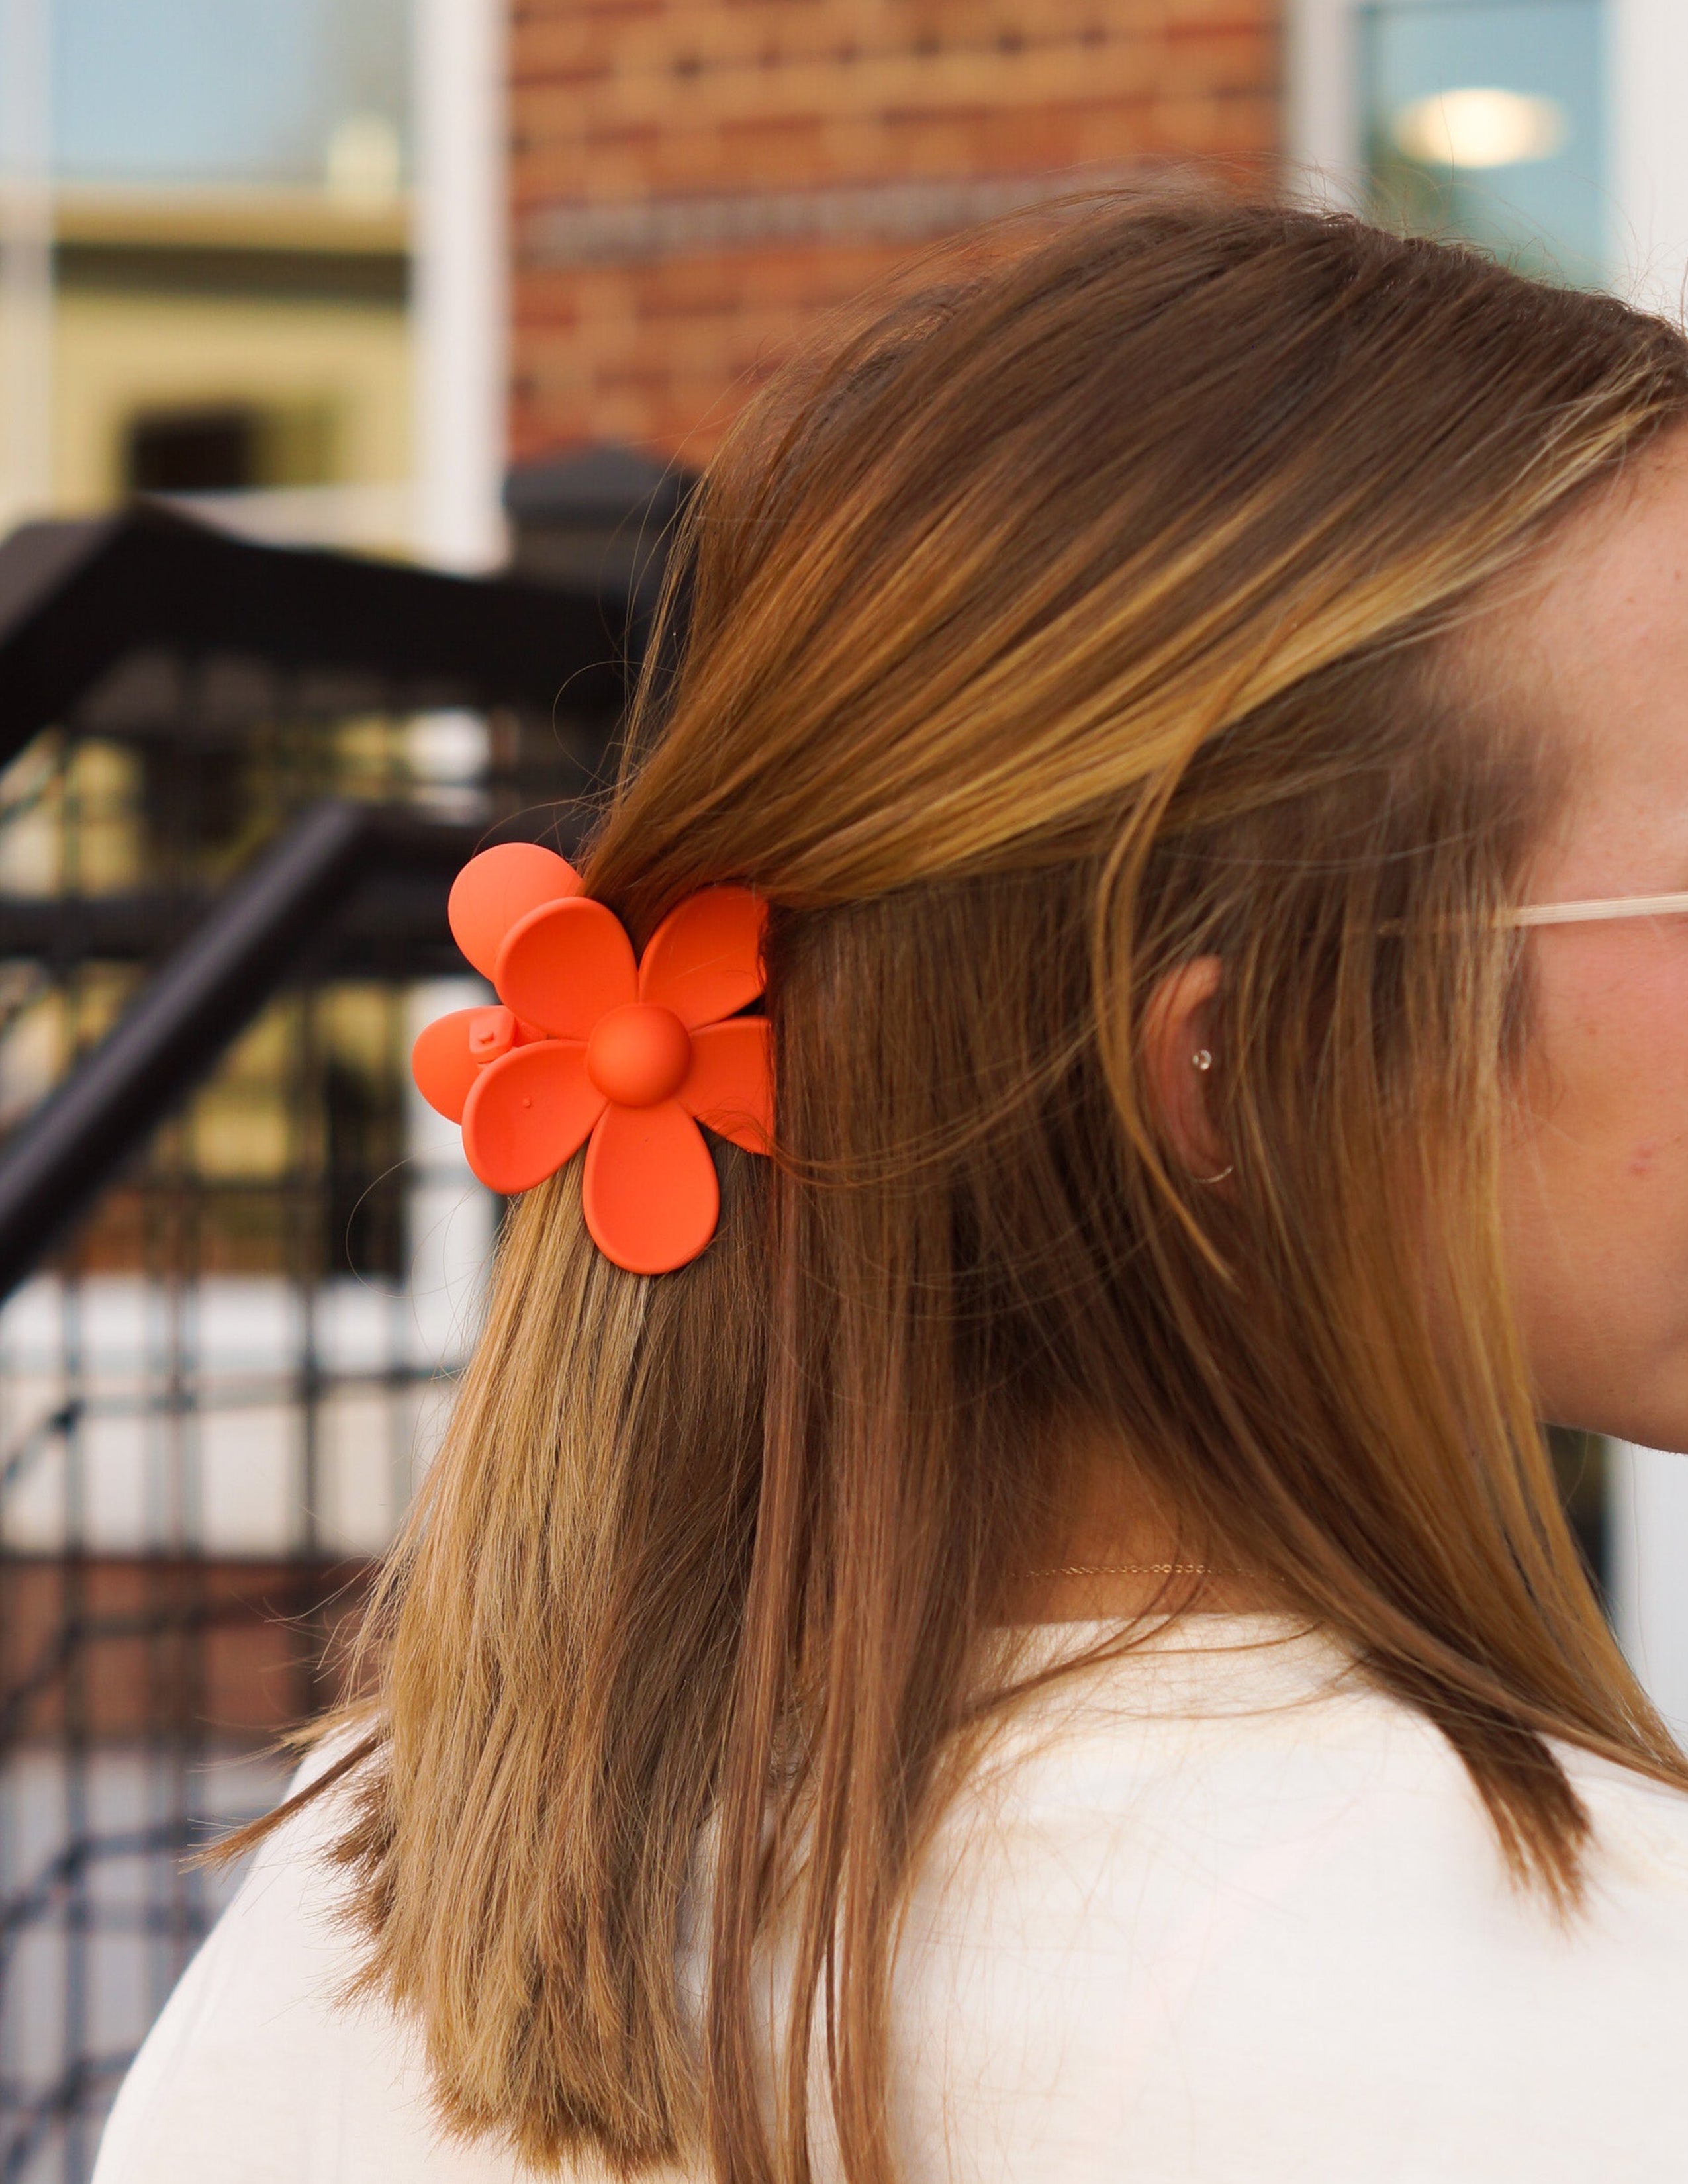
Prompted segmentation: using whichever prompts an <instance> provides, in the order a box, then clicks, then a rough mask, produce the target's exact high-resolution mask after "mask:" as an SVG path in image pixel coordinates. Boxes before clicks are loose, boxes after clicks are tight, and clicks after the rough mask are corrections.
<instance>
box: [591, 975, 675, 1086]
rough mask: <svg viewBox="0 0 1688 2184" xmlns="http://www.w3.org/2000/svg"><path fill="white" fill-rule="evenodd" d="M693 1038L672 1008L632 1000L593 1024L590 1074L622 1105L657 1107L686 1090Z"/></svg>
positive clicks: (597, 1084) (594, 1081)
mask: <svg viewBox="0 0 1688 2184" xmlns="http://www.w3.org/2000/svg"><path fill="white" fill-rule="evenodd" d="M691 1060H692V1042H691V1039H690V1037H689V1036H688V1033H687V1030H686V1027H685V1025H684V1024H682V1022H681V1021H680V1019H679V1017H677V1016H676V1015H675V1013H674V1011H673V1010H672V1009H662V1008H658V1007H657V1006H655V1003H654V1002H650V1001H629V1002H628V1003H627V1005H626V1006H625V1007H622V1008H619V1009H610V1011H607V1013H606V1014H604V1015H603V1016H601V1017H599V1019H598V1022H596V1023H595V1024H594V1025H593V1028H592V1037H591V1038H590V1039H588V1041H587V1046H586V1073H587V1075H588V1077H589V1078H591V1079H592V1081H593V1084H595V1085H596V1086H597V1087H598V1089H599V1091H600V1092H601V1093H602V1094H603V1095H604V1098H605V1099H606V1100H614V1101H615V1103H616V1106H618V1107H654V1106H655V1105H656V1103H657V1101H658V1100H667V1099H671V1097H672V1096H673V1095H674V1094H675V1093H676V1092H677V1091H678V1090H679V1089H680V1086H681V1084H682V1081H683V1079H684V1078H685V1074H686V1072H687V1070H688V1068H689V1067H690V1066H691Z"/></svg>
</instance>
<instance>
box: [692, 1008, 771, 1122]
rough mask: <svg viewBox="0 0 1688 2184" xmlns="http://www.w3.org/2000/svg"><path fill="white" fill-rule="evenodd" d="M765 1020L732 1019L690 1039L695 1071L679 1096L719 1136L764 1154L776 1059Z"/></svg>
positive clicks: (704, 1028) (708, 1026)
mask: <svg viewBox="0 0 1688 2184" xmlns="http://www.w3.org/2000/svg"><path fill="white" fill-rule="evenodd" d="M770 1037H771V1034H770V1027H769V1024H768V1020H767V1018H766V1017H733V1020H732V1022H730V1023H716V1024H704V1025H702V1026H700V1027H699V1029H698V1030H696V1031H694V1033H693V1034H692V1066H691V1067H690V1068H689V1069H688V1071H687V1072H686V1077H685V1081H684V1083H683V1084H682V1085H681V1087H680V1089H679V1091H678V1093H677V1095H675V1096H676V1097H677V1099H678V1100H679V1101H680V1104H681V1106H683V1107H688V1108H689V1109H690V1110H691V1112H692V1113H693V1114H694V1115H695V1116H696V1117H697V1118H698V1120H699V1122H700V1123H707V1124H708V1125H709V1127H710V1129H712V1130H713V1131H715V1132H716V1134H717V1135H718V1136H721V1137H723V1138H731V1139H732V1140H733V1144H734V1145H743V1146H744V1150H745V1151H746V1152H751V1153H765V1152H766V1151H767V1150H768V1146H769V1144H770V1142H771V1141H772V1137H773V1134H774V1078H773V1056H772V1048H771V1045H770Z"/></svg>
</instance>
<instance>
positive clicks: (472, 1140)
mask: <svg viewBox="0 0 1688 2184" xmlns="http://www.w3.org/2000/svg"><path fill="white" fill-rule="evenodd" d="M603 1112H604V1095H603V1094H602V1093H601V1092H600V1091H599V1089H598V1087H597V1086H596V1085H595V1084H593V1081H592V1079H591V1078H589V1077H588V1075H587V1073H586V1049H585V1048H584V1047H583V1046H582V1045H580V1043H579V1042H578V1040H576V1039H541V1040H540V1041H539V1042H538V1045H535V1046H514V1047H512V1048H511V1049H510V1052H509V1053H508V1054H504V1055H500V1056H499V1059H498V1060H497V1061H489V1062H488V1063H487V1067H485V1068H484V1069H483V1070H482V1072H481V1073H480V1074H479V1076H478V1077H477V1078H476V1082H475V1084H474V1088H473V1089H472V1090H471V1093H470V1095H469V1098H468V1100H467V1101H466V1103H465V1106H464V1110H463V1150H464V1152H465V1155H466V1156H468V1161H469V1165H470V1167H472V1168H473V1169H474V1171H475V1173H476V1175H478V1176H479V1177H480V1178H481V1180H482V1183H484V1184H486V1186H487V1189H488V1190H505V1191H514V1190H532V1188H533V1186H534V1184H536V1183H543V1181H544V1180H545V1178H546V1177H547V1176H548V1175H554V1174H555V1173H556V1172H557V1170H558V1169H559V1168H560V1167H561V1166H562V1164H563V1162H565V1160H567V1159H568V1157H569V1156H570V1155H571V1153H573V1152H575V1151H578V1149H579V1147H580V1145H581V1142H582V1139H584V1138H585V1136H586V1134H587V1133H588V1130H590V1129H591V1128H592V1126H593V1123H595V1122H596V1121H597V1120H598V1118H599V1116H600V1115H601V1114H602V1113H603Z"/></svg>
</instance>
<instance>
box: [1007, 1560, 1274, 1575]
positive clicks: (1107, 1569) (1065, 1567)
mask: <svg viewBox="0 0 1688 2184" xmlns="http://www.w3.org/2000/svg"><path fill="white" fill-rule="evenodd" d="M1027 1574H1028V1576H1030V1577H1234V1576H1235V1575H1236V1572H1235V1571H1234V1570H1217V1569H1215V1568H1214V1567H1213V1565H1212V1563H1061V1565H1060V1567H1059V1568H1056V1569H1034V1570H1030V1571H1028V1573H1027Z"/></svg>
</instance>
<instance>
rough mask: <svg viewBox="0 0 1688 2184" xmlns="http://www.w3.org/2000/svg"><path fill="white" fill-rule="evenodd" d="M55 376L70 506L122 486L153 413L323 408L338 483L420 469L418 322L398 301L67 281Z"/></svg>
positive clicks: (62, 482) (59, 448)
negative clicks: (137, 438)
mask: <svg viewBox="0 0 1688 2184" xmlns="http://www.w3.org/2000/svg"><path fill="white" fill-rule="evenodd" d="M53 382H54V414H53V498H54V500H55V502H56V503H57V504H58V507H59V508H60V509H61V510H64V511H65V512H67V513H70V512H80V511H81V510H88V509H95V508H101V507H104V506H106V505H108V504H109V503H110V501H111V500H112V499H114V496H115V495H116V494H117V493H118V492H119V491H120V487H121V483H122V479H121V463H122V455H123V444H124V434H125V428H126V426H127V425H128V423H129V421H130V420H131V418H132V417H133V415H135V413H136V411H137V410H142V409H175V408H190V407H197V406H199V405H201V404H203V405H206V406H218V405H221V404H253V405H254V406H257V407H261V408H265V409H278V410H279V409H298V410H309V409H319V408H320V409H325V410H326V413H327V415H328V417H329V420H330V431H329V434H328V444H329V447H330V448H331V450H332V455H331V467H330V471H329V475H330V477H331V479H332V480H333V481H334V482H346V483H358V484H363V483H370V484H375V483H387V482H398V481H400V480H402V479H404V478H405V477H407V476H409V469H410V340H409V326H408V322H407V319H406V315H405V314H404V310H403V309H399V308H395V307H394V306H392V305H388V304H356V303H339V302H325V301H318V300H315V299H310V298H301V299H297V300H295V299H292V298H276V299H273V300H272V299H268V298H259V299H253V298H220V297H214V296H212V297H198V296H149V295H146V294H129V293H124V292H112V291H99V290H86V291H78V290H75V289H71V290H70V291H68V292H67V291H65V290H63V289H61V291H60V292H59V295H58V305H57V309H56V312H55V315H54V354H53Z"/></svg>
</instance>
